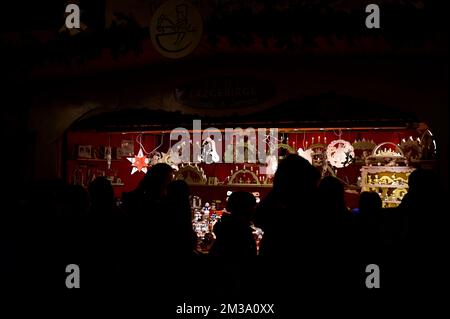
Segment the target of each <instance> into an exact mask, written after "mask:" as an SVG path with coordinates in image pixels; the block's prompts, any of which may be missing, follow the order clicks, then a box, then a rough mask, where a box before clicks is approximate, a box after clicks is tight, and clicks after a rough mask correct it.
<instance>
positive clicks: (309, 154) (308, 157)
mask: <svg viewBox="0 0 450 319" xmlns="http://www.w3.org/2000/svg"><path fill="white" fill-rule="evenodd" d="M297 153H298V155H300V156H301V157H303V158H304V159H305V160H307V161H308V162H309V164H312V153H313V150H312V149H311V148H310V149H307V150H306V151H304V150H303V148H301V147H300V148H299V149H298V150H297Z"/></svg>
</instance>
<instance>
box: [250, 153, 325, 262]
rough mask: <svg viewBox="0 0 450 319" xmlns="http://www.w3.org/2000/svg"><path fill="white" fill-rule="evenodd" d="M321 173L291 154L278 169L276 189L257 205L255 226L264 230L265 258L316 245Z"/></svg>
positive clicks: (263, 254)
mask: <svg viewBox="0 0 450 319" xmlns="http://www.w3.org/2000/svg"><path fill="white" fill-rule="evenodd" d="M319 179H320V173H319V171H318V170H317V169H316V168H315V167H313V166H312V165H311V164H310V163H309V162H308V161H307V160H305V159H304V158H302V157H300V156H298V155H294V154H290V155H288V156H287V157H286V158H285V159H283V160H282V161H281V162H280V163H279V165H278V168H277V171H276V173H275V176H274V180H273V189H272V191H271V192H270V193H269V194H268V195H267V197H266V198H264V199H263V200H262V202H261V203H260V204H259V205H258V207H257V209H256V214H255V219H254V222H255V225H256V226H258V227H260V228H262V230H263V231H264V236H263V238H262V241H261V246H260V255H262V256H286V257H287V256H291V255H292V254H295V253H296V252H297V251H299V250H301V249H303V248H305V247H306V245H308V244H313V243H314V239H313V238H312V237H311V236H314V230H313V227H314V225H312V223H313V220H314V216H313V215H314V213H315V212H314V209H316V208H314V207H315V205H317V203H316V202H315V199H316V192H317V183H318V181H319Z"/></svg>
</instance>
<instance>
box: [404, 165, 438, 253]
mask: <svg viewBox="0 0 450 319" xmlns="http://www.w3.org/2000/svg"><path fill="white" fill-rule="evenodd" d="M408 186H409V188H408V193H407V194H406V195H405V196H404V197H403V200H402V202H401V204H400V205H399V210H400V211H401V213H402V215H403V216H404V219H405V223H406V234H405V240H406V241H407V244H408V245H413V246H417V245H420V246H422V245H429V244H431V243H432V242H433V241H434V240H437V238H436V237H435V236H436V235H438V229H437V228H436V227H437V226H438V225H439V220H440V218H441V217H440V212H442V211H446V210H447V209H445V207H442V206H441V205H440V202H441V192H440V187H439V181H438V177H437V175H436V173H435V172H434V171H432V170H426V169H420V168H419V169H416V170H415V171H413V172H412V173H411V175H410V176H409V179H408ZM443 203H444V202H443Z"/></svg>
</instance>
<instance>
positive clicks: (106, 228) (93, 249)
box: [85, 176, 125, 287]
mask: <svg viewBox="0 0 450 319" xmlns="http://www.w3.org/2000/svg"><path fill="white" fill-rule="evenodd" d="M88 190H89V196H90V200H91V206H90V209H89V214H88V216H87V218H86V224H87V230H88V231H87V232H86V236H85V237H86V239H85V246H86V253H87V254H89V255H88V260H87V261H86V264H87V265H88V266H89V268H88V269H89V270H90V272H89V273H88V274H92V276H91V278H89V279H90V281H91V284H93V285H94V284H95V286H98V287H101V286H105V287H109V285H113V284H112V282H113V281H112V280H111V278H117V276H118V271H119V268H120V259H122V258H123V254H124V250H125V244H124V242H125V236H124V235H123V220H122V216H119V214H118V211H117V207H116V206H115V201H114V190H113V187H112V185H111V182H110V181H109V180H108V179H107V178H105V177H102V176H99V177H97V178H96V179H95V180H93V181H92V182H91V183H90V184H89V186H88ZM105 265H108V267H105Z"/></svg>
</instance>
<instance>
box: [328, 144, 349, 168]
mask: <svg viewBox="0 0 450 319" xmlns="http://www.w3.org/2000/svg"><path fill="white" fill-rule="evenodd" d="M354 158H355V151H354V149H353V146H352V145H351V144H350V143H349V142H347V141H345V140H341V139H338V140H334V141H332V142H331V143H330V144H329V145H328V147H327V160H328V162H329V163H330V164H331V166H333V167H336V168H342V167H347V166H348V165H350V164H351V163H352V162H353V159H354Z"/></svg>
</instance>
